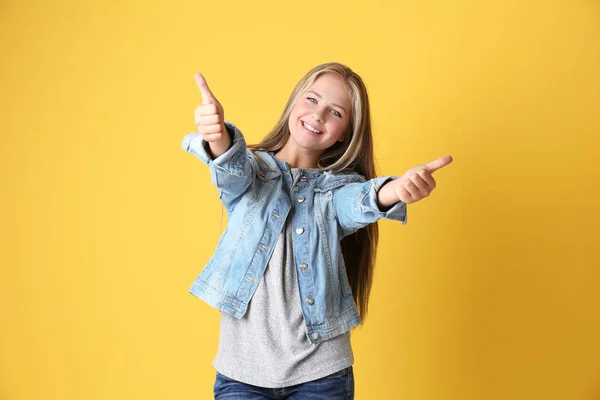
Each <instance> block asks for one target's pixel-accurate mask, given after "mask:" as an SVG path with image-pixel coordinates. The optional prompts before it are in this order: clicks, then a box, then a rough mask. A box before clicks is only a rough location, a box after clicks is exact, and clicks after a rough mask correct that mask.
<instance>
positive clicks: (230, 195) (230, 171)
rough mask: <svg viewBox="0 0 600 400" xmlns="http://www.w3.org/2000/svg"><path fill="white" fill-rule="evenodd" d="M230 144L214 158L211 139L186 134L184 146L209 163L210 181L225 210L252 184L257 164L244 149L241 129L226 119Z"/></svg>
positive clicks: (245, 148) (233, 204)
mask: <svg viewBox="0 0 600 400" xmlns="http://www.w3.org/2000/svg"><path fill="white" fill-rule="evenodd" d="M225 126H226V129H227V132H228V135H224V136H229V138H228V140H227V141H228V142H230V145H229V147H228V148H227V149H226V150H225V151H224V152H223V153H222V154H220V155H218V156H217V157H215V158H213V155H212V154H211V153H212V148H211V143H209V142H207V141H206V140H204V138H203V137H202V136H201V135H200V134H199V133H196V132H194V133H189V134H187V135H185V137H184V138H183V141H182V143H181V147H182V148H183V150H185V151H187V152H189V153H192V154H193V155H195V156H196V157H198V158H199V159H200V161H202V162H203V163H205V164H207V165H208V166H209V167H210V176H211V181H212V183H213V184H214V185H215V186H216V187H217V189H218V191H219V198H220V199H221V201H222V202H223V204H224V205H225V208H226V209H227V211H228V212H230V211H232V210H233V208H234V207H235V205H236V204H237V202H238V200H239V199H240V197H241V196H242V195H243V194H244V193H245V192H246V190H247V189H248V187H249V186H250V185H251V184H252V182H253V180H254V177H255V171H256V165H255V162H256V161H255V160H254V156H253V155H252V152H251V151H250V150H248V149H247V147H246V141H245V139H244V136H243V135H242V132H241V131H240V130H239V129H238V128H237V127H236V126H235V125H234V124H232V123H230V122H225Z"/></svg>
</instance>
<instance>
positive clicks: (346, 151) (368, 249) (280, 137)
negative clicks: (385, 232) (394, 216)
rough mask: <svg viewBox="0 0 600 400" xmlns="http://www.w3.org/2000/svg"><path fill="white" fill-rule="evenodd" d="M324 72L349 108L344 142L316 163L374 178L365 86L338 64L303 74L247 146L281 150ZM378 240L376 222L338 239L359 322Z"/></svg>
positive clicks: (366, 301) (368, 286)
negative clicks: (298, 107)
mask: <svg viewBox="0 0 600 400" xmlns="http://www.w3.org/2000/svg"><path fill="white" fill-rule="evenodd" d="M324 74H330V75H333V76H335V77H338V78H339V79H341V80H342V81H343V82H345V83H346V84H347V86H348V89H349V91H350V95H351V100H352V101H351V102H352V111H351V113H350V124H349V132H347V134H346V136H345V139H344V141H343V142H341V143H340V142H336V144H334V145H332V146H331V147H330V148H328V149H326V150H325V151H324V152H323V154H322V155H321V157H320V158H319V160H318V162H317V165H318V167H319V168H321V169H324V170H325V169H327V170H332V171H336V172H342V171H344V172H350V171H351V172H356V173H359V174H360V175H362V176H364V177H365V178H366V179H367V180H368V179H372V178H375V177H376V173H375V161H374V154H373V135H372V132H371V111H370V108H369V97H368V95H367V88H366V86H365V84H364V83H363V81H362V79H361V78H360V76H358V74H356V73H355V72H354V71H352V70H351V69H350V68H349V67H347V66H345V65H343V64H340V63H335V62H331V63H325V64H321V65H318V66H316V67H314V68H313V69H311V70H310V71H309V72H308V73H306V75H304V77H303V78H302V79H300V81H299V82H298V83H297V84H296V87H295V88H294V90H293V91H292V94H291V95H290V97H289V99H288V101H287V104H286V105H285V108H284V110H283V113H282V114H281V117H280V118H279V121H278V122H277V124H276V125H275V127H274V128H273V129H272V130H271V132H269V134H268V135H267V136H265V138H264V139H263V140H262V141H261V142H260V143H257V144H254V145H248V148H249V149H251V150H252V151H273V152H277V151H278V150H280V149H281V148H282V147H283V146H284V145H285V143H286V142H287V141H288V139H289V138H290V130H289V125H288V122H289V117H290V114H291V113H292V109H293V108H294V105H295V104H296V102H297V101H298V99H299V98H300V96H302V95H303V94H304V93H305V92H306V91H307V90H308V88H309V87H310V86H311V85H312V84H313V83H314V81H315V80H316V79H317V78H318V77H319V76H321V75H324ZM257 159H260V157H257ZM378 239H379V229H378V225H377V222H375V223H372V224H369V225H367V226H365V227H364V228H361V229H359V230H358V231H357V232H356V233H354V234H353V235H349V236H347V237H345V238H343V239H342V241H341V244H342V253H343V255H344V263H345V265H346V272H347V275H348V281H349V282H350V287H351V288H352V296H353V297H354V300H355V302H356V303H357V306H358V310H359V314H360V316H361V319H362V321H361V325H362V323H364V321H365V319H366V316H367V310H368V302H369V295H370V293H371V286H372V282H373V270H374V267H375V258H376V251H377V243H378Z"/></svg>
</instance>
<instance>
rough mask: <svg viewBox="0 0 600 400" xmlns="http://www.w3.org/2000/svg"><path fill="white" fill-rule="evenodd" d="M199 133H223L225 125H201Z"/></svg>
mask: <svg viewBox="0 0 600 400" xmlns="http://www.w3.org/2000/svg"><path fill="white" fill-rule="evenodd" d="M197 126H198V125H197ZM198 132H200V133H223V125H221V124H213V125H200V126H198Z"/></svg>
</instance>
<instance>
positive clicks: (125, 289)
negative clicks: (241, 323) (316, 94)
mask: <svg viewBox="0 0 600 400" xmlns="http://www.w3.org/2000/svg"><path fill="white" fill-rule="evenodd" d="M109 3H110V2H109ZM0 51H1V52H0V55H1V59H2V62H1V63H0V114H1V118H0V127H1V128H0V132H1V142H0V143H1V147H0V167H1V171H2V172H1V173H0V177H1V182H0V184H1V187H2V196H1V204H0V205H1V215H0V224H1V226H2V230H1V235H2V236H1V237H0V239H1V242H0V243H1V245H2V248H1V252H0V263H1V270H0V273H1V275H0V302H1V308H0V310H1V313H2V314H1V316H0V317H1V319H0V321H1V324H2V326H1V328H0V332H1V333H0V335H1V336H0V398H1V399H6V400H22V399H61V400H71V399H77V400H80V399H86V400H96V399H111V400H119V399H144V400H153V399H182V398H186V399H210V398H212V385H213V382H214V379H215V371H214V368H213V367H212V366H211V361H212V359H213V358H214V356H215V354H216V350H217V343H218V321H219V319H218V318H219V314H218V312H217V311H216V310H214V309H212V308H210V307H209V306H208V305H206V304H205V303H203V302H202V301H200V300H199V299H197V298H195V297H194V296H192V295H191V294H189V293H188V288H189V286H190V285H191V283H192V282H193V280H194V279H195V277H196V276H197V275H198V273H199V272H200V271H201V269H202V267H203V266H204V263H205V262H206V261H207V260H208V258H209V257H210V255H211V254H212V251H213V250H214V247H215V245H216V242H217V239H218V236H219V233H220V229H221V227H220V222H221V206H220V203H219V200H218V198H217V195H216V190H215V189H214V187H212V185H211V183H210V177H209V173H208V169H207V168H206V166H205V165H204V164H202V163H201V162H200V161H199V160H198V159H196V158H195V157H194V156H192V155H191V154H188V153H185V152H184V151H183V150H182V149H181V139H182V138H183V136H184V135H185V134H186V133H189V132H193V131H194V130H195V126H194V124H193V110H194V108H195V107H196V106H197V105H198V104H199V103H200V94H199V91H198V89H197V87H196V85H195V82H194V78H193V74H194V72H196V71H200V72H202V73H203V74H204V75H205V77H206V79H207V81H208V83H209V85H210V87H211V89H212V90H213V92H214V94H215V95H216V96H217V98H218V99H219V100H220V101H221V103H222V104H223V106H224V108H225V115H226V119H228V120H231V121H232V122H235V123H236V124H237V125H238V126H239V127H240V128H241V129H242V131H243V132H244V133H245V135H246V137H247V139H248V142H249V143H255V142H257V141H259V140H260V139H261V138H262V137H263V136H264V135H265V134H266V132H267V131H268V130H269V128H270V127H271V126H272V125H273V124H274V123H275V122H276V120H277V118H278V117H279V115H280V113H281V111H282V110H283V106H284V104H285V102H286V100H287V97H288V95H289V93H290V92H291V90H292V88H293V86H294V84H295V83H296V82H297V81H298V80H299V79H300V78H301V76H302V75H303V74H304V73H305V72H306V71H308V70H309V69H310V68H312V67H313V66H315V65H317V64H320V63H322V62H326V61H340V62H343V63H345V64H347V65H349V66H350V67H351V68H353V69H355V70H356V71H357V72H358V73H359V74H360V75H361V76H362V77H363V78H364V80H365V81H366V83H367V86H368V88H369V94H370V97H371V100H372V110H373V123H374V129H375V141H376V154H377V159H378V166H379V173H380V174H381V175H391V174H401V173H403V172H404V171H405V170H406V169H408V168H409V167H412V166H414V165H417V164H422V163H425V162H429V161H432V160H434V159H436V158H438V157H440V156H442V155H445V154H451V155H452V156H453V157H454V159H455V161H454V163H453V164H451V165H450V166H448V167H447V168H444V169H442V170H440V171H438V172H436V175H435V176H436V178H437V181H438V188H437V189H436V190H435V191H434V193H433V194H432V196H431V197H430V198H428V199H426V200H424V201H422V202H420V203H417V204H414V205H410V206H409V208H408V210H409V217H408V224H407V225H406V226H402V225H401V224H400V223H397V222H393V221H387V220H385V221H382V222H381V224H380V227H381V244H380V250H379V262H378V265H377V269H376V277H375V281H374V286H373V294H372V300H371V303H370V305H371V307H370V314H369V317H368V318H367V320H366V324H365V326H364V327H363V328H361V329H356V330H354V331H353V335H352V341H353V347H354V352H355V358H356V363H355V365H354V368H355V378H356V398H357V399H411V400H413V399H416V400H440V399H441V400H450V399H452V400H453V399H468V400H480V399H493V400H496V399H511V400H514V399H518V400H521V399H523V400H526V399H527V400H529V399H544V400H548V399H552V400H554V399H564V400H574V399H600V272H599V271H600V269H599V266H600V261H599V257H598V248H599V247H600V240H599V238H600V234H599V233H598V226H599V223H600V213H599V211H598V205H599V203H600V195H599V179H598V173H597V171H598V168H600V158H599V157H598V155H597V153H598V152H599V150H600V140H599V136H600V6H599V5H598V2H597V1H592V0H588V1H583V0H577V1H574V0H562V1H525V2H523V1H514V0H509V1H503V2H485V1H484V2H480V1H474V0H471V1H467V0H459V1H439V0H438V1H433V2H418V1H413V2H409V1H400V2H396V1H391V0H389V1H386V0H379V1H372V2H369V3H367V2H364V1H346V2H343V3H342V2H323V1H320V0H309V1H303V2H282V1H275V0H272V1H258V2H246V1H239V2H231V1H211V2H208V1H207V2H202V1H188V2H172V1H170V2H167V1H148V0H146V1H131V0H126V1H122V2H119V3H110V4H108V3H106V2H99V1H98V2H86V1H84V2H79V1H74V0H70V1H67V0H62V1H54V2H46V1H25V2H17V1H16V0H8V1H7V0H4V1H2V3H1V4H0Z"/></svg>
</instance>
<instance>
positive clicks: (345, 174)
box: [316, 170, 366, 190]
mask: <svg viewBox="0 0 600 400" xmlns="http://www.w3.org/2000/svg"><path fill="white" fill-rule="evenodd" d="M362 182H366V179H365V177H364V176H362V175H361V174H359V173H357V172H351V171H341V172H340V171H331V170H330V171H324V172H323V173H322V174H321V176H320V178H319V179H318V180H317V182H316V187H317V188H318V189H320V190H330V189H336V188H340V187H343V186H345V185H347V184H350V183H362Z"/></svg>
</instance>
